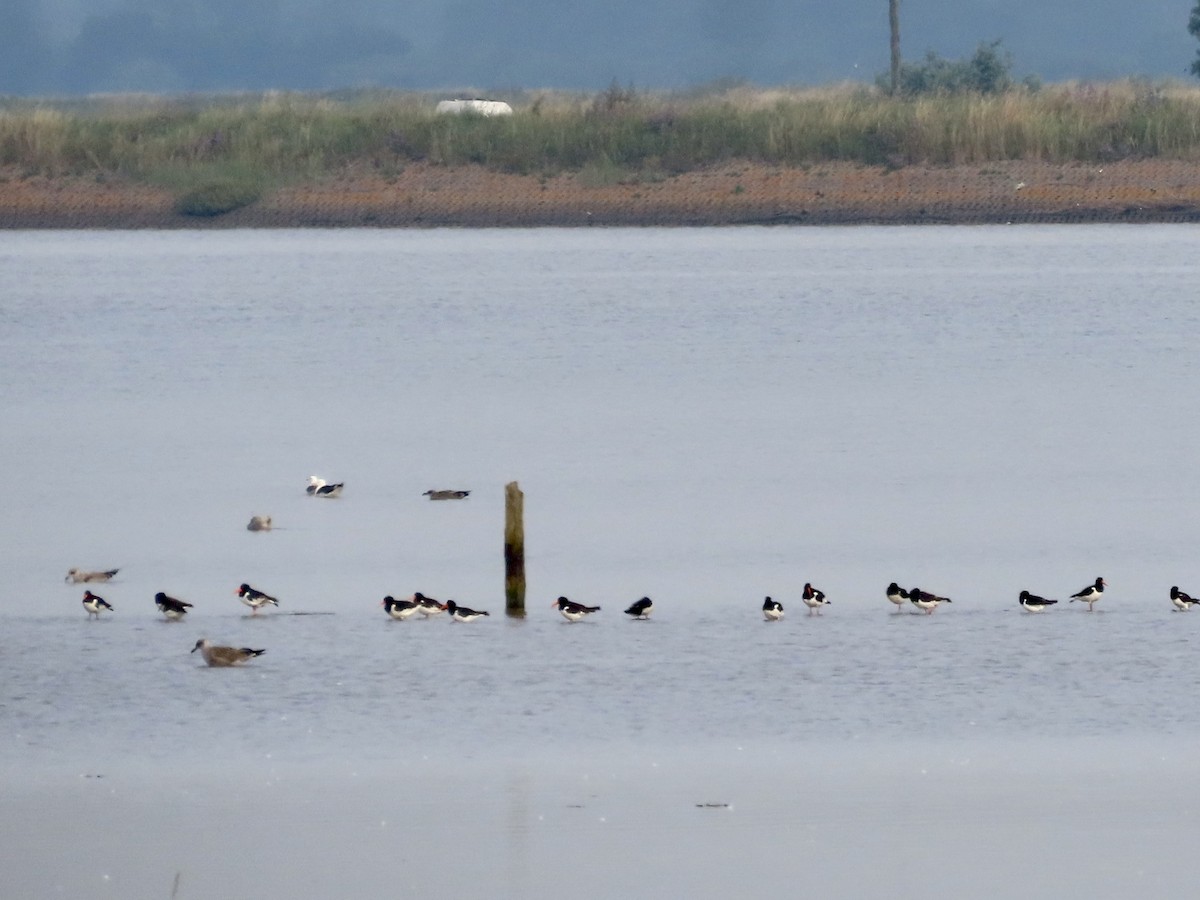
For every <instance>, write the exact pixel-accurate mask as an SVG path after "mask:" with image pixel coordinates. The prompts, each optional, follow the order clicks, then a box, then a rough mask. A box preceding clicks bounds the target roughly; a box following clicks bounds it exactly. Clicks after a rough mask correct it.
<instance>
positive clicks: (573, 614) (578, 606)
mask: <svg viewBox="0 0 1200 900" xmlns="http://www.w3.org/2000/svg"><path fill="white" fill-rule="evenodd" d="M550 605H551V606H553V607H554V608H555V609H557V610H558V611H559V612H560V613H562V617H563V618H564V619H566V620H567V621H568V622H578V621H579V620H580V619H583V618H585V617H586V616H590V615H591V614H592V613H597V612H600V607H598V606H584V605H583V604H582V603H576V602H575V601H574V600H568V599H567V598H566V597H559V598H558V599H557V600H555V601H554V602H553V603H552V604H550Z"/></svg>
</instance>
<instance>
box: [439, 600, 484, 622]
mask: <svg viewBox="0 0 1200 900" xmlns="http://www.w3.org/2000/svg"><path fill="white" fill-rule="evenodd" d="M446 612H448V613H450V618H451V619H453V620H454V621H455V622H474V621H475V620H476V619H478V618H480V617H481V616H486V615H488V613H487V612H486V611H485V610H481V609H468V608H467V607H465V606H459V605H458V604H457V603H455V602H454V601H453V600H447V601H446Z"/></svg>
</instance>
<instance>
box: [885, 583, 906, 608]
mask: <svg viewBox="0 0 1200 900" xmlns="http://www.w3.org/2000/svg"><path fill="white" fill-rule="evenodd" d="M887 598H888V599H889V600H891V601H892V602H893V603H895V604H896V612H900V610H901V609H902V608H903V607H904V604H905V603H907V602H908V591H906V590H905V589H904V588H902V587H900V585H898V584H896V582H894V581H893V582H892V583H891V584H889V585H888V586H887Z"/></svg>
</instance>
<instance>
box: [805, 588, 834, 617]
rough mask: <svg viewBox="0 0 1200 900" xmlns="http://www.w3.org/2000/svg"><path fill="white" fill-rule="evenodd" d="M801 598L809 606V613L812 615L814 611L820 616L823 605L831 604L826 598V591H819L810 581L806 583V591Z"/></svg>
mask: <svg viewBox="0 0 1200 900" xmlns="http://www.w3.org/2000/svg"><path fill="white" fill-rule="evenodd" d="M800 599H801V600H803V601H804V605H805V606H807V607H808V614H809V615H810V616H811V615H812V614H813V613H816V614H817V615H818V616H819V615H820V614H821V607H822V606H828V605H829V601H828V600H826V599H825V592H824V591H818V590H817V589H816V588H815V587H813V586H812V585H811V584H808V583H805V585H804V593H803V594H802V595H801V596H800Z"/></svg>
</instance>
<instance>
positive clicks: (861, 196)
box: [0, 160, 1200, 229]
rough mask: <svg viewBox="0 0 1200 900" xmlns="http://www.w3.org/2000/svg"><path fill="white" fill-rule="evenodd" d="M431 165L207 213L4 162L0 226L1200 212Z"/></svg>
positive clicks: (997, 188) (1166, 179)
mask: <svg viewBox="0 0 1200 900" xmlns="http://www.w3.org/2000/svg"><path fill="white" fill-rule="evenodd" d="M587 181H588V180H587V179H586V178H580V177H577V176H574V175H560V176H555V177H553V178H545V177H538V176H534V175H528V176H527V175H508V174H503V173H498V172H491V171H488V170H485V169H483V168H479V167H466V168H453V169H450V168H443V167H438V166H433V165H429V164H425V163H420V164H413V165H410V166H407V167H406V168H404V169H403V171H400V172H398V173H396V174H394V175H391V176H386V177H385V176H383V175H381V174H378V173H374V172H362V173H359V172H348V173H345V174H343V175H341V176H338V177H332V178H329V179H327V180H325V181H322V182H316V183H308V184H303V185H295V186H291V187H288V188H285V189H282V190H280V191H277V192H275V193H272V194H270V195H268V196H265V197H264V198H263V199H261V200H260V201H258V202H257V203H255V204H253V205H252V206H249V207H246V208H244V209H241V210H237V211H235V212H232V213H228V214H226V215H223V216H218V217H215V218H211V219H203V218H195V217H191V216H184V215H181V214H179V213H177V212H176V211H175V209H174V198H173V196H172V194H171V193H170V192H169V191H166V190H163V189H158V188H154V187H149V186H146V185H143V184H137V183H134V182H130V181H126V180H124V179H121V178H116V177H113V178H96V177H94V176H90V177H65V178H54V179H50V178H44V177H41V176H34V177H22V175H21V173H19V172H18V171H16V170H11V169H10V170H7V171H0V228H9V229H14V228H198V227H199V228H288V227H363V226H366V227H387V228H391V227H439V226H460V227H533V226H585V225H624V226H630V225H632V226H638V225H645V226H672V225H682V226H702V225H748V224H759V225H761V224H812V225H833V224H916V223H962V224H976V223H1005V222H1024V223H1034V222H1055V223H1067V222H1197V221H1200V164H1198V163H1189V162H1182V161H1177V160H1132V161H1131V160H1125V161H1120V162H1113V163H1104V164H1097V163H1078V164H1070V165H1057V164H1049V163H1040V162H1006V163H986V164H972V165H964V166H954V167H932V166H907V167H904V168H900V169H885V168H881V167H863V166H858V165H852V164H846V163H823V164H820V165H814V166H811V167H807V168H782V167H778V166H767V165H755V164H750V163H737V164H730V165H726V166H722V167H719V168H713V169H708V170H703V171H697V172H690V173H687V174H684V175H678V176H673V177H663V178H661V179H644V180H641V181H630V182H628V183H616V184H602V185H595V184H589V183H587Z"/></svg>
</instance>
